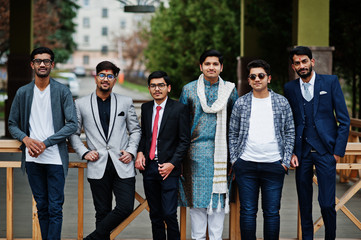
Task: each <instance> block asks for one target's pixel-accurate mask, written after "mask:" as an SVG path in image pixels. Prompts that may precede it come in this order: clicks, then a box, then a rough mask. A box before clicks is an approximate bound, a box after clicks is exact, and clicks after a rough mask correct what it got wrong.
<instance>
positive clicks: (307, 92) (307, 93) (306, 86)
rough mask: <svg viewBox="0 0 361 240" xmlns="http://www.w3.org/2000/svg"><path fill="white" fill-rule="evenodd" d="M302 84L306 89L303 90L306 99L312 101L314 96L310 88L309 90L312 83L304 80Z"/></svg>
mask: <svg viewBox="0 0 361 240" xmlns="http://www.w3.org/2000/svg"><path fill="white" fill-rule="evenodd" d="M302 86H303V89H304V90H305V91H304V92H303V97H304V98H305V99H306V101H307V102H309V101H311V99H312V96H311V93H310V90H308V87H309V86H311V84H310V83H308V82H307V83H305V82H303V83H302Z"/></svg>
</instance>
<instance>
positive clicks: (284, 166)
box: [281, 163, 288, 172]
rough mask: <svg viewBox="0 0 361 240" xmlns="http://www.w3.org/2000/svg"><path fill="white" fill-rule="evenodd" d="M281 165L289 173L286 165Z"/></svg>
mask: <svg viewBox="0 0 361 240" xmlns="http://www.w3.org/2000/svg"><path fill="white" fill-rule="evenodd" d="M281 165H282V167H283V168H284V169H285V171H286V172H287V170H288V168H287V167H286V165H284V164H283V163H281Z"/></svg>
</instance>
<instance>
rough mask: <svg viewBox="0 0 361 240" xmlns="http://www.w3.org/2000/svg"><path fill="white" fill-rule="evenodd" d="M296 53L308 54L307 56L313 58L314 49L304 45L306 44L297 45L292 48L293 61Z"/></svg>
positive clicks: (291, 56)
mask: <svg viewBox="0 0 361 240" xmlns="http://www.w3.org/2000/svg"><path fill="white" fill-rule="evenodd" d="M294 55H307V57H309V58H310V59H312V51H311V49H309V48H308V47H304V46H298V47H295V48H294V49H292V50H291V51H290V59H291V62H292V63H293V56H294Z"/></svg>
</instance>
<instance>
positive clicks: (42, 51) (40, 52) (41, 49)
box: [30, 47, 55, 62]
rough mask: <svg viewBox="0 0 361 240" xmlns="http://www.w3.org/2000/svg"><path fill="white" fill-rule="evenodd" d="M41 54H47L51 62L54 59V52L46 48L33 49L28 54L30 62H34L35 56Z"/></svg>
mask: <svg viewBox="0 0 361 240" xmlns="http://www.w3.org/2000/svg"><path fill="white" fill-rule="evenodd" d="M42 53H47V54H49V55H50V59H51V61H52V62H54V58H55V57H54V52H53V51H52V50H51V49H50V48H47V47H38V48H35V49H34V50H33V51H32V52H31V54H30V61H33V60H34V57H35V55H38V54H42Z"/></svg>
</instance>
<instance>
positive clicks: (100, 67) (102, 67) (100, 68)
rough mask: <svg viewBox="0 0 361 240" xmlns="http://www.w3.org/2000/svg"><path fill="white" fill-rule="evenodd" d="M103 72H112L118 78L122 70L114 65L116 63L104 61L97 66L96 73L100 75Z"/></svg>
mask: <svg viewBox="0 0 361 240" xmlns="http://www.w3.org/2000/svg"><path fill="white" fill-rule="evenodd" d="M103 70H112V71H113V74H114V76H118V73H119V71H120V68H118V67H117V66H115V65H114V63H112V62H109V61H103V62H100V63H98V65H97V66H96V72H97V74H98V73H100V72H101V71H103Z"/></svg>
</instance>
